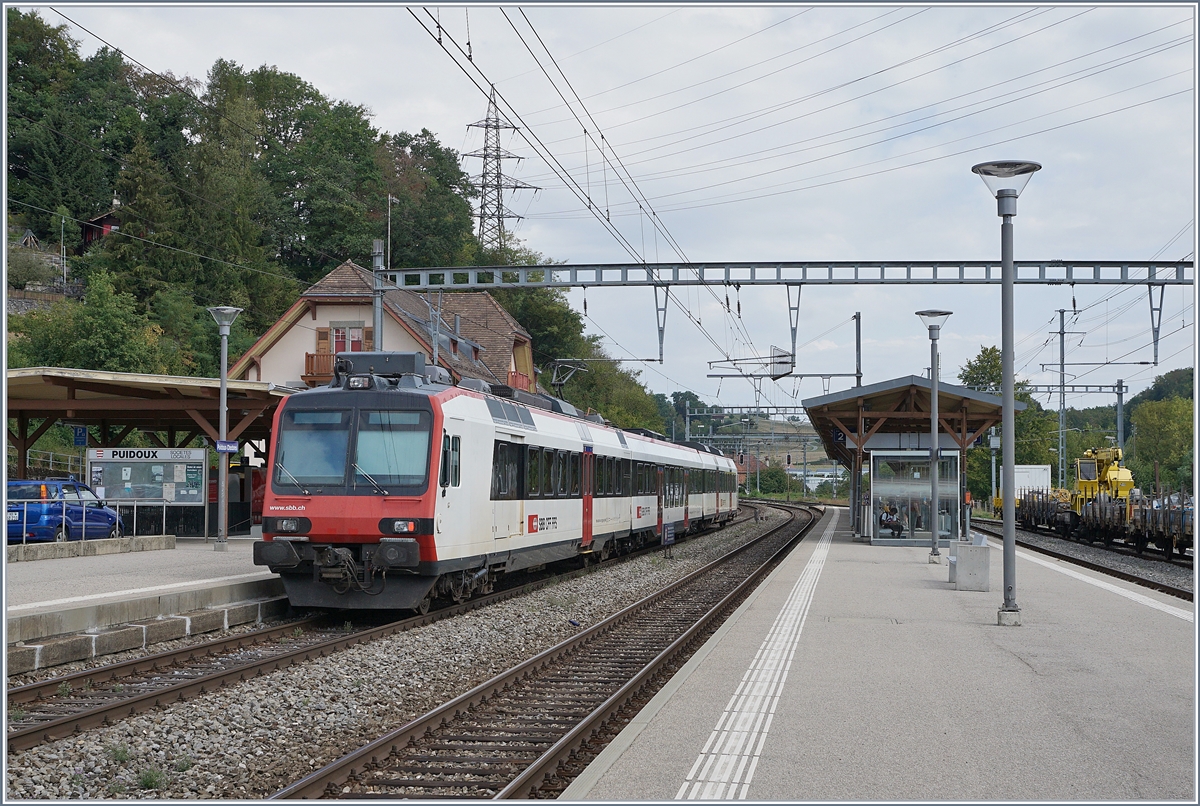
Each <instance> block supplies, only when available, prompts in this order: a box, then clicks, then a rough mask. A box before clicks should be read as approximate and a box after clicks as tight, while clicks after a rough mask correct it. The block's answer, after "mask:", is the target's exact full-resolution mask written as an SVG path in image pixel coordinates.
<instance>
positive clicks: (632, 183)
mask: <svg viewBox="0 0 1200 806" xmlns="http://www.w3.org/2000/svg"><path fill="white" fill-rule="evenodd" d="M501 13H502V14H503V15H504V18H505V20H507V21H508V23H509V25H510V26H511V27H512V29H513V31H514V32H515V33H516V34H517V37H518V38H519V39H520V40H521V43H522V44H523V45H524V46H525V48H526V50H527V51H528V52H529V54H530V56H532V57H533V58H534V61H535V62H537V63H538V65H539V67H541V68H542V72H543V73H544V74H545V75H546V79H547V80H548V81H550V84H551V85H552V86H553V87H554V89H555V92H557V93H558V95H559V97H560V98H562V99H563V101H564V103H567V105H568V108H569V109H571V107H570V103H569V102H567V99H566V97H565V96H563V94H562V91H561V90H559V88H558V86H557V84H556V83H555V82H554V81H553V79H551V77H550V75H549V73H548V72H547V71H546V69H545V67H544V66H542V65H541V61H540V60H539V59H538V57H537V56H536V55H535V54H534V53H533V49H532V48H530V47H529V44H528V43H527V42H526V41H525V38H524V37H523V36H522V35H521V32H520V31H519V30H518V29H517V26H516V25H515V24H513V22H512V20H511V19H510V18H509V16H508V13H507V12H505V11H504V9H501ZM521 16H522V18H523V19H524V20H525V23H526V24H527V25H529V28H530V30H531V31H532V32H533V35H534V36H535V37H536V38H537V41H538V44H539V45H541V47H542V50H543V51H545V53H546V55H547V56H549V57H550V61H551V63H553V65H554V68H555V70H557V71H558V74H559V76H561V77H562V79H563V81H564V82H565V83H566V85H567V88H568V89H569V90H570V91H571V94H572V95H573V96H574V98H575V100H576V102H577V103H578V104H579V106H580V108H581V109H582V110H583V113H584V114H585V115H587V118H588V120H589V121H590V122H591V123H592V126H593V127H594V128H595V129H596V130H597V131H601V129H600V125H599V123H597V121H596V119H595V118H594V117H592V114H591V112H589V111H588V109H587V106H586V104H584V102H583V100H582V99H581V98H580V97H579V93H578V92H576V91H575V87H574V86H573V85H572V84H571V81H570V79H568V78H567V76H566V74H565V73H564V72H563V70H562V67H561V66H560V65H559V64H558V61H557V60H556V59H555V58H554V54H552V53H551V52H550V49H549V48H548V47H547V46H546V43H545V42H544V41H543V40H542V37H541V35H540V34H539V33H538V32H537V29H536V28H534V27H533V25H532V23H530V21H529V18H528V16H526V14H525V12H524V11H523V10H522V11H521ZM571 113H572V115H574V116H575V119H576V120H577V121H578V122H579V124H580V125H581V126H583V121H580V120H579V118H578V115H575V112H574V109H571ZM584 128H585V131H586V127H584ZM603 136H604V135H603V132H601V137H602V138H603ZM609 154H611V155H612V157H613V158H614V159H616V161H617V165H619V166H620V168H621V170H622V171H624V176H622V175H621V173H620V172H619V171H618V172H616V173H617V176H618V178H620V180H621V183H622V185H624V187H625V189H626V191H628V192H629V193H630V195H631V196H633V198H634V199H635V200H636V201H637V203H638V209H639V211H641V210H642V205H643V204H644V205H645V207H646V208H647V209H649V210H650V215H651V224H652V226H654V228H655V230H656V231H658V232H661V233H662V234H663V237H664V238H665V239H666V241H667V243H668V244H669V245H670V246H671V248H672V249H673V250H674V252H675V254H676V255H678V256H679V258H680V259H681V260H683V261H685V262H689V260H688V257H687V255H686V254H685V252H684V250H683V247H682V246H681V245H680V244H679V242H678V241H676V240H675V238H674V236H673V235H672V234H671V233H670V231H669V230H668V229H667V228H666V226H665V225H664V224H663V223H662V221H661V220H660V219H659V217H658V213H657V212H656V211H655V210H654V206H653V204H652V203H651V202H650V200H649V199H648V198H647V197H646V195H645V194H644V193H643V192H642V191H641V188H639V187H638V184H637V180H636V179H634V178H633V175H632V174H631V173H630V172H629V169H628V168H626V167H625V165H624V163H623V162H622V161H621V158H620V157H619V156H618V155H617V154H616V152H615V151H614V150H613V148H612V144H611V143H609ZM601 157H602V159H605V157H604V155H603V154H602V155H601ZM614 167H615V166H614ZM642 252H643V254H644V253H645V245H644V243H643V250H642ZM692 271H693V273H696V271H695V269H694V268H693V269H692ZM696 276H697V277H699V274H698V273H696ZM664 290H665V292H666V293H667V295H668V296H670V294H671V291H670V289H669V288H665V289H664ZM708 291H709V293H710V294H712V296H713V299H714V300H717V302H718V304H719V302H720V301H719V300H718V299H717V296H716V293H715V292H714V291H713V290H712V289H711V288H709V289H708ZM681 307H682V308H683V310H684V311H685V312H686V315H687V316H688V317H689V318H693V316H692V314H691V311H690V309H689V308H688V306H686V305H685V306H681ZM694 321H695V324H696V325H697V327H699V328H701V329H702V330H703V324H701V322H700V320H699V317H698V316H697V317H694ZM738 327H740V329H741V332H742V335H743V336H745V338H746V340H747V342H748V343H749V345H750V347H751V349H753V340H752V339H751V338H750V334H749V332H748V331H747V330H746V329H745V327H744V326H740V325H739V326H738ZM726 356H727V357H728V352H726Z"/></svg>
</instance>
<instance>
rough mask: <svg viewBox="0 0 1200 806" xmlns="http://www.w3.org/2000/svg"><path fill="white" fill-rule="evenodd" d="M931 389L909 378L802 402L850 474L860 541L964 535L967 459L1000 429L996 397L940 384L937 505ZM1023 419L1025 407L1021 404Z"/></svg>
mask: <svg viewBox="0 0 1200 806" xmlns="http://www.w3.org/2000/svg"><path fill="white" fill-rule="evenodd" d="M930 391H931V390H930V383H929V379H928V378H921V377H917V376H915V375H908V376H905V377H902V378H895V379H893V380H890V381H882V382H880V383H874V384H870V385H866V386H853V387H851V388H849V389H846V390H844V391H841V392H833V393H831V394H828V395H822V396H821V397H814V398H809V399H807V400H805V401H804V409H805V411H806V412H807V414H808V418H809V421H810V422H811V423H812V426H813V429H814V430H815V431H816V432H817V435H818V436H819V437H820V438H821V444H822V446H823V447H824V449H825V454H826V455H827V456H829V457H830V458H832V459H834V460H836V461H837V462H839V463H841V464H842V465H844V466H845V467H848V468H850V480H851V490H850V501H851V507H850V519H851V526H852V529H853V531H854V536H855V539H856V540H859V541H863V542H870V543H872V544H873V545H900V546H903V545H916V544H921V545H925V546H928V545H929V544H930V542H931V540H932V538H933V529H934V528H935V523H936V528H937V533H938V540H939V542H941V543H942V544H943V545H946V544H948V543H949V541H951V540H954V539H956V538H959V537H960V536H962V535H963V532H964V531H965V529H966V523H965V520H966V508H965V506H964V501H965V500H966V478H965V476H964V475H963V474H964V468H965V467H966V456H967V451H968V450H969V449H970V448H972V447H973V446H976V445H980V444H982V442H983V439H984V436H985V434H986V433H987V430H988V429H989V428H991V427H992V426H995V425H997V424H999V422H1000V415H1001V400H1000V398H999V397H998V396H996V395H993V394H989V393H987V392H981V391H978V390H975V389H969V388H967V387H965V386H956V385H954V384H950V383H946V382H944V381H943V382H940V383H939V384H938V422H939V429H938V434H937V450H938V456H939V459H938V499H939V500H938V502H937V505H936V506H934V505H933V503H932V502H931V501H930V493H931V485H930V483H929V482H930V478H929V471H930V468H929V457H930V448H931V445H932V443H931V439H932V436H933V435H932V434H931V433H930V422H929V420H930V410H931V409H932V405H931V403H932V401H931V399H930ZM1016 408H1017V410H1018V411H1021V410H1022V409H1024V408H1025V404H1023V403H1017V404H1016Z"/></svg>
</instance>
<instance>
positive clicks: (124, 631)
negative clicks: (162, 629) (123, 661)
mask: <svg viewBox="0 0 1200 806" xmlns="http://www.w3.org/2000/svg"><path fill="white" fill-rule="evenodd" d="M95 638H96V642H95V648H94V652H95V654H96V655H111V654H112V653H114V652H123V651H125V650H126V649H141V647H142V641H143V640H145V631H144V630H143V629H142V628H141V627H133V626H130V627H118V628H117V629H115V630H106V631H105V632H100V633H96V634H95Z"/></svg>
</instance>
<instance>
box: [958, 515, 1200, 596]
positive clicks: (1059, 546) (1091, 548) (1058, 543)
mask: <svg viewBox="0 0 1200 806" xmlns="http://www.w3.org/2000/svg"><path fill="white" fill-rule="evenodd" d="M981 524H982V525H986V528H988V529H991V530H993V531H996V532H999V531H1001V530H1002V529H1003V526H1002V525H1001V524H1000V523H999V522H996V523H992V522H990V521H982V522H981ZM991 539H992V540H993V541H994V542H996V543H997V544H999V543H1000V542H1001V541H1000V538H996V537H993V538H991ZM1017 539H1018V540H1022V541H1024V542H1026V543H1029V544H1030V545H1033V546H1038V547H1041V548H1046V549H1049V550H1050V551H1057V552H1058V553H1059V554H1065V555H1067V556H1068V557H1074V558H1075V559H1078V560H1086V561H1087V562H1090V563H1095V564H1096V565H1102V566H1104V567H1105V568H1111V569H1112V570H1114V571H1122V572H1124V573H1126V574H1136V575H1137V576H1140V577H1143V578H1144V579H1149V580H1151V581H1153V582H1158V583H1161V584H1163V585H1171V586H1172V587H1176V588H1183V589H1184V590H1189V591H1191V590H1194V587H1193V586H1194V585H1195V576H1194V574H1193V572H1192V569H1191V568H1188V567H1187V566H1185V565H1184V564H1183V563H1181V562H1179V561H1178V560H1176V561H1175V562H1171V563H1168V562H1164V561H1163V560H1161V559H1159V558H1158V557H1151V556H1149V555H1150V554H1151V553H1158V554H1159V555H1160V556H1161V552H1159V551H1158V549H1156V548H1149V549H1147V550H1146V554H1147V555H1148V556H1146V557H1138V556H1137V555H1135V554H1125V553H1123V552H1117V551H1109V550H1108V549H1106V548H1104V546H1103V545H1101V544H1099V543H1097V544H1095V545H1091V544H1088V543H1080V542H1077V541H1074V540H1064V539H1062V538H1061V537H1054V536H1052V535H1044V534H1038V533H1037V532H1027V531H1025V530H1024V529H1018V530H1017Z"/></svg>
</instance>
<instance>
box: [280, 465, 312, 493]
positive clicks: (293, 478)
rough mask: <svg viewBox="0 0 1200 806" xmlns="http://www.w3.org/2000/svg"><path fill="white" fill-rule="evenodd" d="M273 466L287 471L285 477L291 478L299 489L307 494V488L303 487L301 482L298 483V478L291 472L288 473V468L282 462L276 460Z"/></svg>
mask: <svg viewBox="0 0 1200 806" xmlns="http://www.w3.org/2000/svg"><path fill="white" fill-rule="evenodd" d="M275 467H276V468H278V469H279V470H282V471H283V472H284V473H287V477H288V478H289V479H291V480H292V481H293V482H294V483H295V485H296V486H297V487H299V488H300V489H301V490H303V491H304V494H305V495H309V492H308V490H307V489H306V488H305V487H304V485H303V484H301V483H300V479H298V478H296V477H295V476H293V475H292V474H291V473H288V469H287V468H286V467H284V466H283V462H276V463H275Z"/></svg>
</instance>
